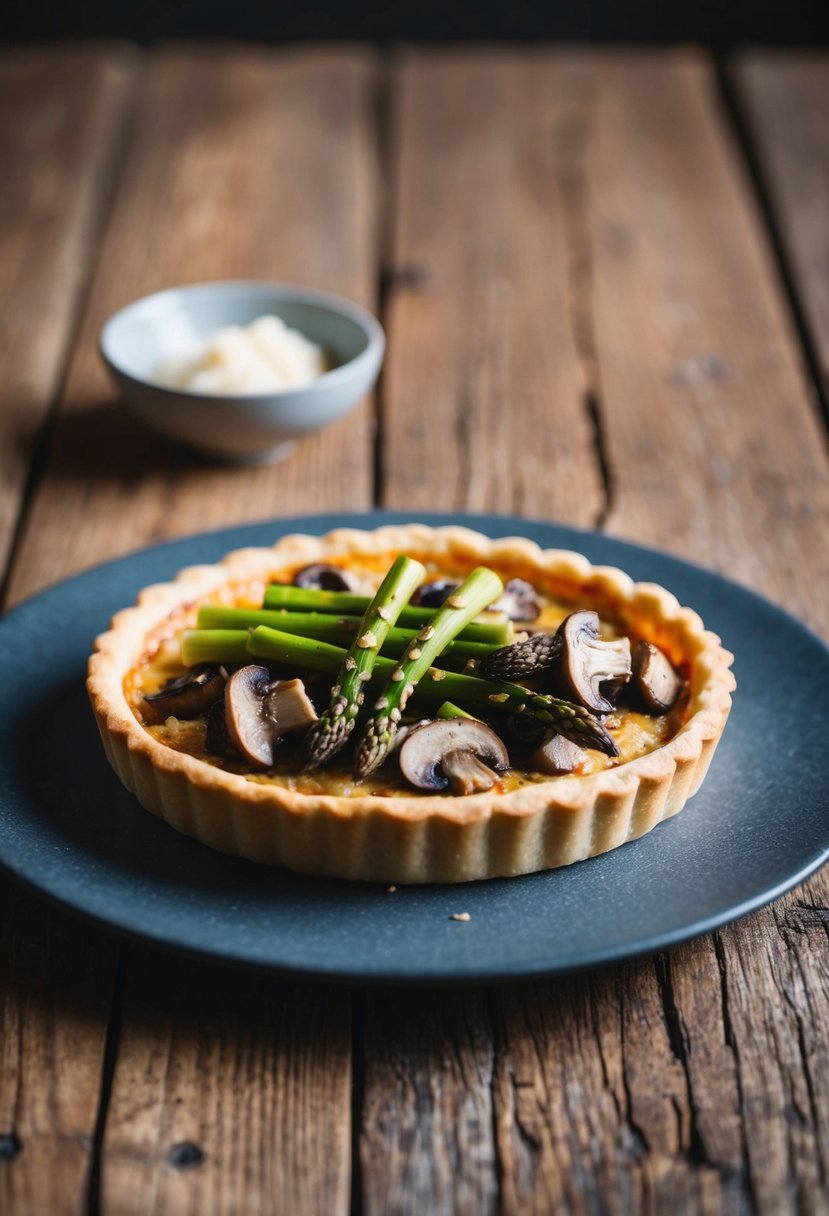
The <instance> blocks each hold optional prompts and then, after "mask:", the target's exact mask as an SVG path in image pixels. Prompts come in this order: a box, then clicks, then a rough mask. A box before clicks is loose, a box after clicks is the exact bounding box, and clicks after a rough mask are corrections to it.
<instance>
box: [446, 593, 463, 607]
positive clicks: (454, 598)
mask: <svg viewBox="0 0 829 1216" xmlns="http://www.w3.org/2000/svg"><path fill="white" fill-rule="evenodd" d="M446 603H447V604H448V605H449V607H450V608H465V607H466V600H465V599H464V598H463V596H460V595H450V596H449V598H448V599H447V601H446Z"/></svg>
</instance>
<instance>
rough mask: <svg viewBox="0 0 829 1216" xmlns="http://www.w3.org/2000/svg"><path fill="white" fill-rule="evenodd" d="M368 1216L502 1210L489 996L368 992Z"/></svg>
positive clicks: (364, 1194)
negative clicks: (494, 1125) (494, 1134)
mask: <svg viewBox="0 0 829 1216" xmlns="http://www.w3.org/2000/svg"><path fill="white" fill-rule="evenodd" d="M363 1042H364V1052H365V1057H364V1061H363V1094H364V1100H363V1102H362V1135H361V1138H360V1144H359V1152H360V1166H361V1178H362V1189H361V1194H360V1203H361V1205H362V1206H361V1209H360V1210H362V1211H363V1212H364V1213H365V1214H366V1216H375V1214H376V1216H405V1214H408V1213H411V1216H419V1214H420V1213H424V1212H428V1213H429V1216H487V1213H495V1212H497V1211H498V1177H497V1162H496V1157H495V1146H494V1144H493V1139H492V1098H491V1082H492V1073H493V1062H494V1061H493V1051H492V1035H491V1031H490V1026H489V1019H488V1016H487V1010H486V1005H485V1003H484V998H483V993H482V992H481V991H480V990H476V991H469V992H460V993H453V992H448V991H447V992H442V993H435V992H430V991H422V992H400V991H397V992H394V991H388V990H376V989H372V990H370V991H369V992H368V993H367V995H366V1011H365V1024H364V1026H363Z"/></svg>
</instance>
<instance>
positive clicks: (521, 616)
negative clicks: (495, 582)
mask: <svg viewBox="0 0 829 1216" xmlns="http://www.w3.org/2000/svg"><path fill="white" fill-rule="evenodd" d="M490 611H491V612H503V613H504V614H505V615H506V616H508V617H509V619H510V620H511V621H534V620H535V619H536V617H538V616H540V614H541V601H540V600H539V598H538V596H537V595H536V591H535V587H533V586H532V585H531V584H530V583H528V582H526V580H525V579H523V578H511V579H510V580H509V582H508V583H507V584H506V586H505V587H504V590H503V593H502V594H501V595H500V596H499V597H498V599H497V600H496V601H495V603H494V604H490Z"/></svg>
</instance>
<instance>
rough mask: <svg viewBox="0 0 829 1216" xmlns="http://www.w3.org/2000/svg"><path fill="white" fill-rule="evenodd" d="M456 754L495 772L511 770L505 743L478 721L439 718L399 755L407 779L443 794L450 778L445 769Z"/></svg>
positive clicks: (420, 730) (410, 740) (413, 735)
mask: <svg viewBox="0 0 829 1216" xmlns="http://www.w3.org/2000/svg"><path fill="white" fill-rule="evenodd" d="M452 752H467V753H471V754H472V755H474V756H477V757H478V759H479V760H483V761H484V763H485V764H489V765H492V767H493V768H507V767H508V765H509V754H508V752H507V749H506V747H505V746H504V743H503V742H502V740H501V739H499V738H498V736H497V735H496V734H495V731H494V730H490V728H489V727H488V726H485V725H484V723H483V722H478V721H476V720H475V719H474V718H439V719H435V721H434V722H427V723H426V725H425V726H418V727H417V728H416V729H414V730H413V731H412V732H411V733H410V734H409V736H408V738H407V739H406V740H405V742H404V743H403V746H402V747H401V748H400V751H399V753H398V756H399V760H400V769H401V772H402V773H403V776H404V777H405V778H406V780H407V781H410V782H411V783H412V785H414V786H416V787H417V788H418V789H420V790H443V789H446V787H447V785H449V777H448V775H447V774H446V773H444V772H443V771H442V769H441V764H442V762H443V760H444V759H445V757H446V756H447V755H449V754H450V753H452Z"/></svg>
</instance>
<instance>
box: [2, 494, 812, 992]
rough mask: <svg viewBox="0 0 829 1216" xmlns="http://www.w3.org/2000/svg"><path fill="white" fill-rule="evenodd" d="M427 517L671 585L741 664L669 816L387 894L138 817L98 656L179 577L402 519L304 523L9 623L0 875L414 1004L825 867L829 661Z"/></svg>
mask: <svg viewBox="0 0 829 1216" xmlns="http://www.w3.org/2000/svg"><path fill="white" fill-rule="evenodd" d="M405 518H411V517H405ZM418 518H420V519H422V520H423V522H425V523H429V524H442V523H463V524H467V525H468V526H470V527H473V528H477V529H479V530H480V531H482V532H485V533H488V534H489V535H491V536H507V535H516V534H517V535H522V536H528V537H531V538H532V539H533V540H536V541H537V542H538V543H539V544H540V545H542V546H545V547H564V548H570V549H577V550H579V551H581V552H583V553H585V554H586V555H587V557H588V558H589V559H590V560H591V561H592V562H600V563H605V564H610V565H617V566H620V567H621V568H622V569H624V570H626V571H627V572H628V573H629V574H631V575H632V576H633V577H634V578H635V579H637V580H643V579H644V580H653V581H656V582H659V583H662V584H663V585H664V586H666V587H668V588H670V590H672V591H673V592H674V593H675V594H676V595H677V597H678V598H679V599H680V601H681V602H682V603H685V604H689V605H691V606H692V607H694V608H696V609H697V611H699V613H700V614H701V615H702V617H703V619H704V621H705V623H706V625H707V626H708V627H709V628H711V629H713V630H715V631H716V632H717V633H719V634H720V635H721V637H722V638H723V641H724V643H725V644H726V646H728V647H729V648H730V649H732V650H733V651H734V652H735V655H736V663H735V673H736V677H737V683H738V689H737V693H736V696H735V702H734V710H733V712H732V715H731V719H730V720H729V723H728V725H727V727H726V730H725V734H724V736H723V739H722V742H721V743H720V746H719V750H718V752H717V755H716V757H715V759H714V763H713V765H712V768H711V771H710V773H709V775H708V777H707V778H706V781H705V783H704V785H703V787H702V789H701V791H700V793H699V794H698V795H697V796H696V797H695V798H693V799H692V800H691V802H690V803H689V805H688V807H687V808H686V810H685V811H684V812H683V813H682V814H681V815H678V816H677V817H676V818H674V819H671V820H668V821H667V822H666V823H663V824H661V825H660V826H659V827H657V828H656V829H655V830H654V831H653V832H651V833H650V834H649V835H648V836H645V837H644V838H643V839H642V840H638V841H634V842H632V843H630V844H627V845H625V846H623V847H622V848H621V849H617V850H616V851H615V852H612V853H607V854H605V855H604V856H602V857H596V858H593V859H591V860H589V861H583V862H580V863H579V864H577V865H574V866H570V867H568V868H566V869H561V870H553V871H550V872H548V873H544V874H534V875H530V876H528V877H526V878H513V879H497V880H490V881H488V882H478V883H474V884H468V885H462V886H453V887H425V886H422V887H409V888H404V887H401V888H400V889H399V890H398V891H397V892H396V893H395V894H388V893H387V892H386V889H385V887H383V886H376V885H367V884H360V883H347V882H343V881H334V880H328V879H319V878H305V877H300V876H297V875H293V874H290V873H288V872H286V871H277V870H270V869H266V868H264V867H260V866H256V865H254V864H253V863H251V862H246V861H241V860H236V859H232V858H229V857H224V856H221V855H220V854H218V853H213V852H211V851H210V850H209V849H207V848H205V847H204V846H202V845H200V844H198V843H196V842H195V841H192V840H188V839H186V838H185V837H183V836H179V835H178V834H177V833H176V832H174V831H173V830H172V829H171V828H168V827H167V826H166V825H165V824H163V823H162V822H160V821H159V820H157V819H155V818H153V816H151V815H149V814H147V813H146V812H145V811H143V810H142V809H141V808H140V807H139V805H138V803H137V802H136V801H135V800H134V798H132V796H131V795H129V794H128V793H126V791H124V790H123V789H122V788H121V786H120V784H119V783H118V781H117V779H116V778H115V776H114V775H113V773H112V772H111V771H110V768H109V765H108V764H107V762H106V760H105V758H104V755H103V752H102V750H101V746H100V743H99V740H98V737H97V731H96V728H95V724H94V721H93V718H92V713H91V711H90V709H89V705H88V703H87V700H86V694H85V691H84V686H83V685H84V671H85V665H86V659H87V655H88V653H89V649H90V644H91V641H92V638H93V637H94V636H95V634H96V633H98V632H100V631H102V630H103V629H105V628H106V627H107V624H108V622H109V618H110V616H111V615H112V614H113V613H114V612H115V611H116V610H117V609H119V608H121V607H123V606H125V605H127V604H130V603H132V602H133V600H134V598H135V595H136V593H137V592H138V590H139V589H140V588H141V587H143V586H145V585H146V584H147V583H153V582H158V581H165V580H167V579H169V578H171V577H172V576H173V575H174V574H175V573H176V572H177V571H178V570H179V569H180V568H181V567H183V566H186V565H191V564H193V563H198V562H212V561H215V560H217V559H218V558H220V557H221V556H222V555H223V554H224V553H226V552H228V551H229V550H230V549H235V548H239V547H241V546H244V545H267V544H270V543H272V542H273V541H274V540H275V539H277V538H278V537H279V536H280V535H282V534H284V533H286V532H294V531H307V532H312V533H321V532H325V531H328V530H329V529H330V528H333V527H336V526H340V525H346V526H352V527H365V528H370V527H373V526H376V525H379V524H382V523H394V522H400V521H401V520H403V519H404V516H402V515H399V514H390V513H377V514H372V515H354V516H314V517H310V518H304V519H291V520H280V521H278V522H274V523H267V524H258V525H255V526H248V527H244V528H236V529H233V530H231V531H224V532H216V533H211V534H209V535H204V536H198V537H194V538H191V539H188V540H182V541H177V542H175V543H173V544H168V545H163V546H161V547H159V548H155V549H150V550H146V551H144V552H141V553H136V554H134V555H133V556H131V557H127V558H124V559H123V560H121V561H117V562H113V563H112V564H110V565H107V566H102V567H100V568H98V569H96V570H92V571H90V572H89V573H87V574H83V575H81V576H79V577H78V578H75V579H72V580H70V581H69V582H66V583H62V584H60V585H59V586H57V587H53V588H52V589H51V590H49V591H47V592H45V593H44V594H43V595H40V596H38V597H37V598H35V599H32V600H30V601H29V602H28V603H26V604H24V605H22V606H21V607H20V608H18V609H17V610H16V611H14V612H13V613H11V614H10V615H9V616H8V617H6V618H5V620H3V621H0V653H2V655H3V666H2V670H3V683H4V686H5V687H4V695H3V698H2V708H0V863H1V864H2V865H3V866H5V867H6V868H7V869H8V870H9V871H10V872H11V873H12V874H14V875H15V876H16V877H17V878H19V879H21V880H22V881H23V882H25V883H27V884H28V885H29V886H31V887H33V888H35V889H36V890H37V891H39V892H41V893H43V894H44V895H46V896H48V897H49V898H51V899H52V900H54V901H56V902H57V903H59V904H61V905H62V906H64V907H65V908H67V909H70V910H71V911H73V912H77V913H81V914H83V915H84V916H86V917H89V918H91V919H92V920H94V921H96V922H98V923H100V924H103V925H106V926H109V927H111V928H113V929H116V930H118V931H120V932H123V933H126V934H130V935H134V936H138V937H141V938H143V939H145V940H147V941H150V942H153V943H156V944H158V945H160V946H166V947H169V948H172V949H177V950H184V951H187V952H190V953H193V954H197V955H201V956H204V957H209V958H212V959H215V960H219V961H222V962H225V963H232V964H237V965H244V966H254V967H262V968H267V969H269V970H272V971H277V972H285V973H290V974H294V975H304V976H314V977H318V978H328V979H333V978H336V979H344V980H355V981H357V980H359V981H378V982H379V981H384V982H409V983H415V982H421V983H422V982H453V981H464V980H465V981H470V980H505V979H516V978H519V977H527V976H533V975H545V974H546V975H549V974H552V973H555V972H562V971H569V970H573V969H576V968H582V967H591V966H595V965H597V964H600V963H609V962H615V961H618V960H620V959H624V958H629V957H630V956H632V955H635V954H641V953H644V952H647V951H652V950H657V949H663V948H665V947H668V946H671V945H673V944H674V943H676V942H680V941H683V940H685V939H687V938H690V937H694V936H695V935H697V934H700V933H703V932H705V931H707V930H710V929H712V928H715V927H716V926H718V925H722V924H724V923H725V922H726V921H730V920H733V919H735V918H736V917H739V916H743V915H744V914H745V913H747V912H750V911H752V909H755V908H758V907H760V906H761V905H763V904H765V903H768V902H769V901H771V900H773V899H775V898H777V897H778V896H779V895H781V894H783V892H784V891H787V890H788V889H789V888H790V887H793V886H794V885H795V884H796V883H798V882H800V881H801V880H802V879H804V878H805V877H806V876H807V875H808V874H810V873H812V871H814V870H815V869H817V867H818V866H819V865H820V864H821V862H823V861H824V860H825V859H826V857H827V854H829V765H827V763H826V724H827V721H829V650H827V648H826V647H825V646H824V645H823V643H821V642H820V641H819V640H818V639H817V638H815V637H814V636H813V635H812V634H810V633H809V632H808V631H807V630H806V629H804V628H803V626H802V625H800V624H799V623H798V622H797V621H795V620H794V619H792V618H791V617H790V616H788V615H786V614H785V613H784V612H782V611H781V610H780V609H779V608H776V607H775V606H774V605H772V604H770V603H768V602H766V601H765V600H763V599H760V598H759V597H758V596H756V595H754V594H752V593H751V592H749V591H746V590H744V589H743V588H741V587H738V586H736V585H735V584H734V583H730V582H727V581H726V580H725V579H723V578H720V577H718V576H717V575H714V574H709V573H707V572H705V571H703V570H701V569H698V568H696V567H693V566H690V565H687V564H685V563H684V562H681V561H677V560H676V559H674V558H671V557H667V556H665V555H664V554H660V553H655V552H651V551H649V550H646V549H641V548H638V547H636V546H633V545H629V544H625V543H623V542H621V541H617V540H613V539H611V538H609V537H604V536H597V535H591V534H588V533H582V532H576V531H573V530H572V529H568V528H559V527H554V526H553V525H551V524H547V523H539V522H531V521H528V520H522V519H516V518H503V517H495V516H464V517H462V518H460V517H457V516H434V515H427V516H418ZM786 707H789V710H791V712H787V711H786ZM455 912H468V913H469V914H470V917H471V919H470V921H469V922H468V923H459V922H457V921H454V920H452V919H451V916H452V913H455Z"/></svg>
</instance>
